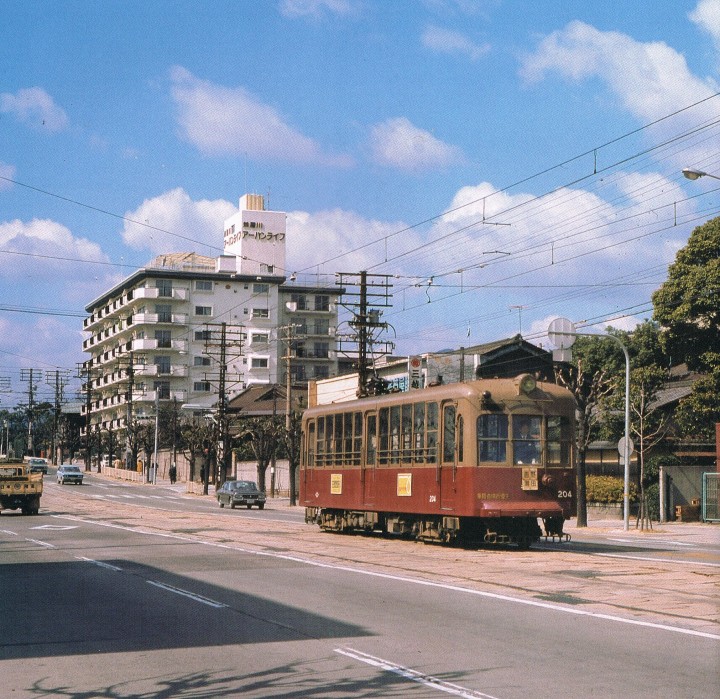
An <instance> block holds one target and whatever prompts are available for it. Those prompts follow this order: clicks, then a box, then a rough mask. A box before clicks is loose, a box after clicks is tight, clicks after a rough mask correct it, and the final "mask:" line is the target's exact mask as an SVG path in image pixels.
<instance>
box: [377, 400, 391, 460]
mask: <svg viewBox="0 0 720 699" xmlns="http://www.w3.org/2000/svg"><path fill="white" fill-rule="evenodd" d="M379 419H380V430H379V431H380V449H379V451H380V453H379V454H378V456H379V458H378V463H379V464H386V463H387V462H388V453H389V449H390V410H389V408H380V415H379Z"/></svg>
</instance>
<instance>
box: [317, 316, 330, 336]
mask: <svg viewBox="0 0 720 699" xmlns="http://www.w3.org/2000/svg"><path fill="white" fill-rule="evenodd" d="M315 334H316V335H329V334H330V321H329V320H328V319H327V318H317V319H316V320H315Z"/></svg>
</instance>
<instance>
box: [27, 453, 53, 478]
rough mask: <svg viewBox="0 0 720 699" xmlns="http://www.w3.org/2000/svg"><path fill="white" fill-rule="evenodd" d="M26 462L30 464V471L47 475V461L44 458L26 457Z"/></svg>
mask: <svg viewBox="0 0 720 699" xmlns="http://www.w3.org/2000/svg"><path fill="white" fill-rule="evenodd" d="M28 464H30V473H42V474H43V475H44V476H46V475H47V472H48V462H47V461H46V460H45V459H39V458H35V457H33V458H32V459H28Z"/></svg>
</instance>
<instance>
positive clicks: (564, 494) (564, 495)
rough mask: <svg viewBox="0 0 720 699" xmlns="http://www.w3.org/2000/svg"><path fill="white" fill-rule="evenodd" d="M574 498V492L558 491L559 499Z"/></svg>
mask: <svg viewBox="0 0 720 699" xmlns="http://www.w3.org/2000/svg"><path fill="white" fill-rule="evenodd" d="M571 497H572V490H558V498H559V499H562V498H571Z"/></svg>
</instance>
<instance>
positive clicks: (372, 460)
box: [360, 413, 378, 506]
mask: <svg viewBox="0 0 720 699" xmlns="http://www.w3.org/2000/svg"><path fill="white" fill-rule="evenodd" d="M377 450H378V424H377V413H367V414H366V415H365V440H364V444H363V454H362V458H361V464H360V468H361V469H362V473H361V478H362V489H363V503H364V504H365V505H366V506H373V505H374V504H375V465H376V463H377Z"/></svg>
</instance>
